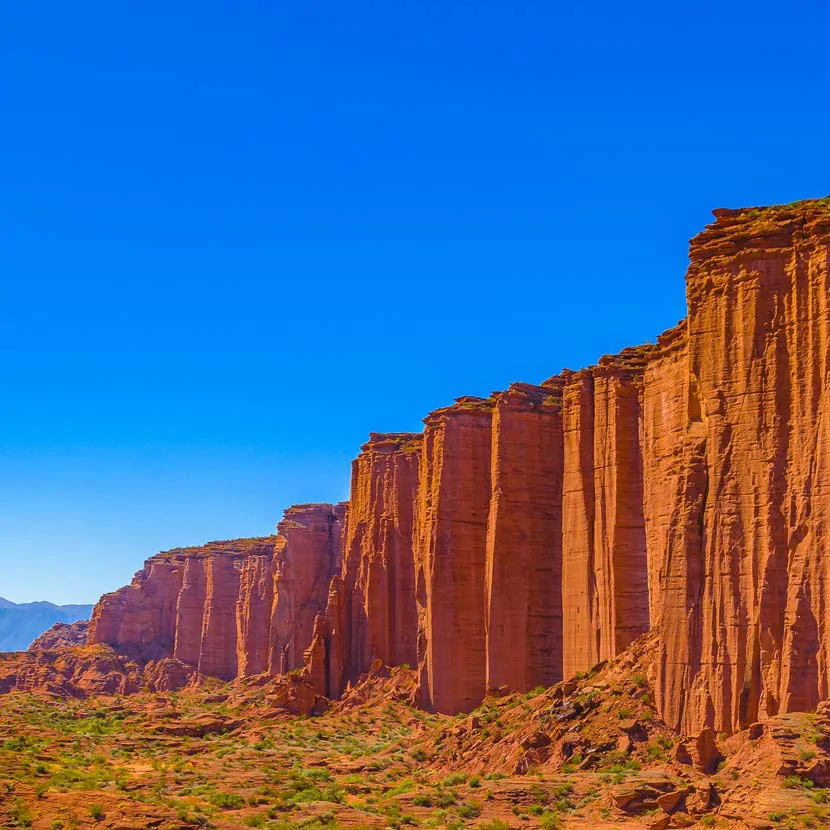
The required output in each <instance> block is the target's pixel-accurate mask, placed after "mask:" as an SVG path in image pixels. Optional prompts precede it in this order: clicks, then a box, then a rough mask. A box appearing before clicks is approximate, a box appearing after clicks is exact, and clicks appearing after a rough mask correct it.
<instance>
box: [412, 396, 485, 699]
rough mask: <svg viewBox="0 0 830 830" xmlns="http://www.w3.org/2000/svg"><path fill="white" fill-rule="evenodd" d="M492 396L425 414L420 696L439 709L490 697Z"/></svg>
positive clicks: (420, 528) (420, 524) (420, 523)
mask: <svg viewBox="0 0 830 830" xmlns="http://www.w3.org/2000/svg"><path fill="white" fill-rule="evenodd" d="M493 404H494V402H493V401H492V400H491V399H487V400H485V399H482V398H472V397H465V398H459V399H458V400H457V402H456V403H455V405H453V406H450V407H447V408H445V409H439V410H436V411H435V412H433V413H431V414H430V415H429V416H428V417H427V418H426V420H425V423H426V429H425V431H424V459H423V479H422V484H421V489H420V499H419V506H418V509H419V516H418V531H419V534H420V539H419V556H418V559H419V564H420V567H421V569H422V576H421V579H422V589H423V597H422V601H423V607H422V610H421V632H420V655H419V657H420V665H419V669H420V676H421V701H422V703H423V705H424V706H425V707H427V708H429V709H431V710H435V711H438V712H462V711H469V710H471V709H473V708H474V707H475V706H477V705H478V704H479V703H480V702H481V700H482V699H483V698H484V691H485V685H486V675H487V653H486V642H485V628H484V618H485V607H486V602H487V595H486V584H485V579H484V575H485V570H486V558H487V553H486V551H487V519H488V514H489V512H490V453H491V443H492V437H491V427H492V419H493Z"/></svg>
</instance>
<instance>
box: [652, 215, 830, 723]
mask: <svg viewBox="0 0 830 830" xmlns="http://www.w3.org/2000/svg"><path fill="white" fill-rule="evenodd" d="M716 217H717V221H716V222H715V223H714V224H713V225H711V226H710V227H709V228H708V229H707V230H706V231H704V232H703V233H702V234H700V235H699V236H698V237H696V238H695V239H694V240H693V241H692V246H691V253H690V258H691V265H690V268H689V273H688V280H687V297H688V304H689V321H688V339H689V346H688V401H687V413H686V414H687V420H686V426H685V431H684V434H683V443H682V459H681V473H680V476H679V482H678V487H677V490H676V492H675V498H674V503H673V505H672V508H671V515H672V523H673V527H672V532H671V537H670V539H669V544H668V545H667V549H668V552H669V555H668V561H667V564H666V582H665V586H664V599H663V603H664V609H663V627H662V636H663V650H662V659H661V677H660V684H659V693H660V702H661V707H662V709H663V711H664V713H665V716H666V718H667V720H668V722H669V723H670V724H671V725H674V726H677V727H679V728H683V729H687V730H690V729H691V730H693V729H696V728H697V727H698V726H699V725H701V724H703V723H711V724H713V725H714V726H715V727H716V728H719V729H723V730H725V731H731V730H732V729H736V728H739V727H741V726H743V725H746V724H749V723H751V722H753V721H754V720H757V719H758V718H759V717H761V718H763V717H767V716H770V715H774V714H776V713H779V712H785V711H792V710H809V709H812V708H814V707H815V705H816V704H817V703H818V701H819V700H821V699H822V698H825V697H827V696H828V693H829V692H830V689H828V668H830V666H829V665H828V657H829V656H830V655H829V654H828V649H830V636H829V635H830V632H829V631H828V623H830V616H829V615H828V607H830V606H828V602H827V600H828V596H827V592H828V578H829V577H830V559H828V557H827V553H826V548H825V540H826V539H827V531H828V528H827V521H828V518H827V516H828V496H827V489H828V488H827V485H826V483H825V479H826V478H827V470H828V467H827V462H828V435H829V434H830V433H828V423H830V421H829V420H828V419H829V418H830V410H828V404H830V400H828V380H827V348H828V331H827V329H828V316H830V315H829V314H828V311H830V309H828V302H829V298H830V295H829V294H828V264H829V263H828V252H830V206H828V203H827V200H824V201H822V202H812V203H801V204H797V205H794V206H789V207H784V208H769V209H760V210H754V211H717V212H716Z"/></svg>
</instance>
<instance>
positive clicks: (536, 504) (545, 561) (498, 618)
mask: <svg viewBox="0 0 830 830" xmlns="http://www.w3.org/2000/svg"><path fill="white" fill-rule="evenodd" d="M562 385H563V384H562V381H561V380H560V379H552V380H551V381H549V382H548V385H547V386H530V385H529V384H525V383H514V384H513V385H512V386H511V387H510V388H509V389H508V390H507V391H506V392H504V393H502V394H500V395H498V396H497V400H496V405H495V408H494V410H493V433H492V442H491V448H492V451H491V464H490V494H489V502H490V507H489V513H488V521H487V541H486V562H485V567H486V572H485V584H486V595H485V603H486V609H485V623H486V626H485V631H486V650H487V675H486V685H487V687H488V688H491V689H497V688H500V687H506V688H508V689H510V690H513V691H520V692H524V691H528V690H530V689H532V688H534V687H535V686H539V685H542V686H550V685H552V684H553V683H556V682H557V681H559V680H561V679H562V480H563V460H564V452H563V449H564V448H563V430H562Z"/></svg>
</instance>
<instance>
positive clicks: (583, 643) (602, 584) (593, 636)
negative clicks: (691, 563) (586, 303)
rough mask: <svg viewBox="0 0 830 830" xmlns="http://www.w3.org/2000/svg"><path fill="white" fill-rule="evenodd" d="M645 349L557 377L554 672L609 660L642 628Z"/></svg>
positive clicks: (645, 620) (645, 615) (645, 610)
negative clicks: (559, 470)
mask: <svg viewBox="0 0 830 830" xmlns="http://www.w3.org/2000/svg"><path fill="white" fill-rule="evenodd" d="M650 351H651V349H650V348H649V347H641V348H635V349H626V350H625V351H624V352H622V353H620V354H619V355H613V356H608V357H604V358H603V359H602V360H601V361H600V364H599V365H598V366H594V367H592V368H590V369H584V370H582V371H580V372H577V373H575V374H567V375H566V376H565V390H564V416H563V417H564V429H565V458H564V482H565V483H564V496H563V513H564V517H565V518H564V521H565V533H564V542H563V550H562V591H563V600H562V604H563V609H564V620H563V630H564V658H563V662H564V675H565V676H566V677H570V676H572V675H573V674H575V673H576V672H580V671H585V670H587V669H589V668H590V667H591V666H593V665H595V664H596V663H598V662H599V661H600V660H608V659H610V658H612V657H615V656H616V655H617V654H619V653H620V652H621V651H623V650H624V649H625V648H627V647H628V645H629V644H630V643H631V642H633V641H634V640H635V639H636V638H637V637H638V636H639V635H640V634H642V633H643V632H645V631H647V630H648V628H649V607H648V568H647V564H646V535H645V517H644V515H643V467H642V452H641V444H640V432H641V427H640V425H641V419H642V397H643V373H644V370H645V366H646V360H647V358H648V355H649V353H650Z"/></svg>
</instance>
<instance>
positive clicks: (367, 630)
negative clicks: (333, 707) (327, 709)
mask: <svg viewBox="0 0 830 830" xmlns="http://www.w3.org/2000/svg"><path fill="white" fill-rule="evenodd" d="M421 449H422V436H421V435H420V434H418V433H372V434H371V435H370V437H369V441H368V442H367V443H366V444H364V445H363V446H362V447H361V452H360V455H359V456H358V457H357V459H355V461H354V462H353V464H352V483H351V498H350V501H349V518H348V523H347V531H346V541H345V552H344V557H343V568H342V573H341V574H338V575H337V577H336V578H335V579H334V580H333V581H332V583H331V585H330V590H329V599H328V603H327V608H326V611H325V613H324V614H321V615H320V616H319V619H318V620H317V621H316V623H315V634H314V638H313V642H312V647H311V649H310V651H309V653H308V656H307V664H308V667H309V672H310V674H311V676H312V678H313V680H312V682H313V683H314V684H315V687H316V688H318V689H320V691H321V692H322V693H323V694H326V695H328V696H330V697H333V696H337V695H338V694H339V693H340V692H341V691H342V690H343V689H344V688H345V685H346V684H347V683H350V682H354V681H355V680H357V678H358V677H359V676H360V675H361V674H362V673H363V672H365V671H368V670H369V669H370V668H371V666H372V664H373V663H375V661H380V662H381V663H383V664H385V665H410V666H414V665H416V663H417V660H418V652H417V640H418V611H417V605H416V598H415V560H414V535H413V533H414V519H415V508H416V497H417V492H418V481H419V469H420V459H421Z"/></svg>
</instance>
